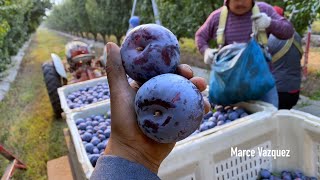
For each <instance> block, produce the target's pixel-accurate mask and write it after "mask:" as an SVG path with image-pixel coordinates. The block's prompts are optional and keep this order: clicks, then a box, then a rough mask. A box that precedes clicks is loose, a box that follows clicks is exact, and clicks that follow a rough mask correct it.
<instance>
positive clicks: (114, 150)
mask: <svg viewBox="0 0 320 180" xmlns="http://www.w3.org/2000/svg"><path fill="white" fill-rule="evenodd" d="M105 155H113V156H118V157H121V158H123V159H126V160H129V161H131V162H135V163H138V164H141V165H143V166H144V167H146V168H147V169H149V170H150V171H152V172H153V173H155V174H157V173H158V169H159V167H160V163H161V161H157V160H155V159H153V158H151V157H149V156H148V154H147V153H145V152H144V151H143V150H140V149H139V148H135V147H133V146H130V145H128V144H127V143H123V142H121V141H120V140H117V139H115V138H112V137H110V139H109V141H108V146H107V148H106V150H105Z"/></svg>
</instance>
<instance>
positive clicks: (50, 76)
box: [42, 61, 63, 118]
mask: <svg viewBox="0 0 320 180" xmlns="http://www.w3.org/2000/svg"><path fill="white" fill-rule="evenodd" d="M42 73H43V77H44V82H45V83H46V87H47V91H48V95H49V98H50V102H51V106H52V108H53V111H54V114H55V116H56V117H57V118H61V113H62V112H63V111H62V109H61V105H60V99H59V95H58V88H59V87H61V86H62V85H63V81H62V78H61V76H60V75H59V74H58V73H57V71H56V69H55V67H54V65H53V63H52V62H51V61H48V62H45V63H43V64H42Z"/></svg>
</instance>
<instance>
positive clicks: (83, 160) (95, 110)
mask: <svg viewBox="0 0 320 180" xmlns="http://www.w3.org/2000/svg"><path fill="white" fill-rule="evenodd" d="M238 105H239V106H240V107H243V108H244V109H245V110H246V111H248V112H250V113H253V114H250V115H249V116H247V117H244V118H241V119H238V120H236V121H233V122H231V123H228V124H225V125H223V126H218V127H215V128H213V129H210V130H207V131H204V132H201V133H199V134H197V135H194V136H190V137H188V138H186V139H184V140H182V141H180V142H178V143H177V146H179V145H180V144H185V143H187V144H188V143H189V142H192V141H193V140H194V139H198V138H200V139H201V137H205V136H206V135H207V134H210V133H213V132H218V131H219V130H223V129H225V128H228V127H230V126H234V125H237V124H238V123H241V122H243V121H246V120H250V119H257V118H261V117H264V116H268V115H269V114H271V113H272V112H275V108H273V106H272V105H270V104H267V103H263V102H251V103H239V104H238ZM109 110H110V102H103V103H100V104H95V105H94V106H90V107H85V108H82V109H81V111H79V112H71V113H69V114H67V124H68V127H69V130H70V133H71V136H72V140H73V142H74V146H75V149H76V152H77V157H78V161H79V163H80V164H81V166H82V170H83V173H84V174H85V176H86V177H87V178H89V177H90V176H91V174H92V172H93V169H94V168H93V167H92V165H91V163H90V161H89V158H88V156H87V154H86V151H85V148H84V146H83V143H82V140H81V137H80V134H79V132H78V129H77V126H76V124H75V120H76V119H78V118H86V117H88V116H90V115H96V114H105V113H107V112H108V111H109Z"/></svg>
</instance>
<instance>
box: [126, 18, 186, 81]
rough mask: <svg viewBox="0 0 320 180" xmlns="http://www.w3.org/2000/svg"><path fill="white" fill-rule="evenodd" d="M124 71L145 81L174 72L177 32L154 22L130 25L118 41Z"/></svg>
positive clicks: (177, 58) (176, 59)
mask: <svg viewBox="0 0 320 180" xmlns="http://www.w3.org/2000/svg"><path fill="white" fill-rule="evenodd" d="M120 53H121V57H122V60H123V66H124V68H125V71H126V73H127V74H128V75H129V77H131V78H132V79H134V80H136V81H138V82H140V83H144V82H146V81H148V80H149V79H151V78H152V77H155V76H157V75H160V74H165V73H174V72H175V71H176V68H177V66H178V64H179V62H180V47H179V42H178V40H177V38H176V36H175V35H174V34H173V33H172V32H171V31H170V30H168V29H167V28H165V27H163V26H160V25H157V24H144V25H140V26H137V27H136V28H134V29H132V30H131V31H130V33H129V34H128V35H127V36H126V38H125V39H124V41H123V43H122V45H121V50H120Z"/></svg>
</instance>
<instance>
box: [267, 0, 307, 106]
mask: <svg viewBox="0 0 320 180" xmlns="http://www.w3.org/2000/svg"><path fill="white" fill-rule="evenodd" d="M274 9H275V10H276V12H277V13H278V14H279V15H281V16H283V15H284V14H283V9H282V8H280V7H278V6H275V7H274ZM268 47H269V51H270V53H271V55H272V64H273V68H272V74H273V76H274V78H275V80H276V84H277V90H278V96H279V109H291V108H292V107H293V106H295V105H296V104H297V102H298V100H299V95H300V84H301V62H300V61H301V58H302V55H303V50H302V44H301V37H300V35H299V34H298V33H297V32H295V33H294V35H293V36H292V37H291V38H290V39H288V40H280V39H278V38H276V37H275V36H273V35H271V36H269V41H268Z"/></svg>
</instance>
